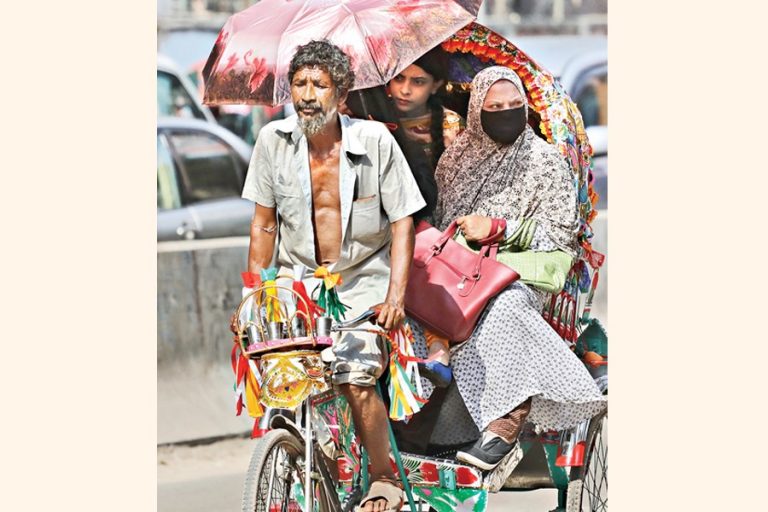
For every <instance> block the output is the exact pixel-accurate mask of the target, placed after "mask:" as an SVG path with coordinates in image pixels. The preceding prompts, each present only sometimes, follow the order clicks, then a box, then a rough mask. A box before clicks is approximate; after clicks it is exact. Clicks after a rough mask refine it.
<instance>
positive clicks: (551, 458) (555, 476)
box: [542, 444, 568, 489]
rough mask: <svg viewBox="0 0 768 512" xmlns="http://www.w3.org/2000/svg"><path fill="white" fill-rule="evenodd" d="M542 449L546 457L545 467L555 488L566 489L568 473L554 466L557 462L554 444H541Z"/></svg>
mask: <svg viewBox="0 0 768 512" xmlns="http://www.w3.org/2000/svg"><path fill="white" fill-rule="evenodd" d="M542 446H543V447H544V453H546V455H547V466H548V468H549V476H550V477H551V478H552V482H554V484H555V487H557V488H558V489H567V488H568V471H566V469H565V468H561V467H559V466H557V465H555V461H556V460H557V447H558V445H556V444H542Z"/></svg>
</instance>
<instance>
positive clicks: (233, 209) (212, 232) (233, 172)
mask: <svg viewBox="0 0 768 512" xmlns="http://www.w3.org/2000/svg"><path fill="white" fill-rule="evenodd" d="M251 152H252V148H251V146H250V145H248V144H246V143H245V142H243V140H242V139H240V138H238V137H237V136H236V135H235V134H233V133H232V132H230V131H228V130H226V129H225V128H222V127H221V126H218V125H216V124H212V123H210V122H207V121H202V120H199V119H179V118H161V119H158V121H157V239H158V240H183V239H186V240H189V239H193V238H215V237H224V236H241V235H248V233H249V226H250V221H251V217H252V216H253V203H252V202H251V201H248V200H245V199H241V198H240V193H241V191H242V190H243V184H244V182H245V174H246V171H247V168H248V161H249V160H250V157H251Z"/></svg>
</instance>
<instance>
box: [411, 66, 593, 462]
mask: <svg viewBox="0 0 768 512" xmlns="http://www.w3.org/2000/svg"><path fill="white" fill-rule="evenodd" d="M527 114H528V106H527V101H526V97H525V91H524V89H523V86H522V82H521V81H520V79H519V77H518V76H517V75H516V74H515V73H514V72H513V71H512V70H511V69H508V68H505V67H500V66H494V67H490V68H486V69H484V70H483V71H481V72H480V73H478V74H477V75H476V76H475V79H474V80H473V81H472V92H471V96H470V100H469V110H468V114H467V128H466V130H465V131H464V132H463V133H462V134H461V135H459V137H458V138H457V139H456V140H455V142H454V143H453V144H452V145H451V146H450V147H448V148H447V149H446V150H445V152H444V153H443V156H442V157H441V158H440V161H439V163H438V166H437V169H436V172H435V179H436V181H437V186H438V200H437V207H436V209H435V214H434V215H435V224H436V227H438V228H439V229H440V230H444V229H446V228H447V227H448V225H449V224H450V223H451V222H452V221H454V220H456V221H457V222H458V225H459V226H460V228H461V230H462V233H463V235H464V237H465V238H466V240H467V241H468V242H473V241H477V240H480V239H483V238H486V237H488V236H490V235H492V233H490V230H491V226H492V224H493V223H492V220H493V219H494V218H497V219H500V220H502V222H500V224H501V227H499V228H498V231H497V233H495V234H496V235H497V236H498V239H499V241H500V246H501V247H502V250H510V251H527V250H533V251H555V250H559V251H564V252H566V253H567V254H569V255H571V256H572V257H575V256H576V254H577V247H578V245H577V240H576V235H577V230H578V216H577V197H576V187H575V185H574V183H573V176H572V174H571V172H570V170H569V168H568V166H567V164H566V162H565V161H564V159H563V158H562V157H561V156H560V155H559V154H558V152H557V150H556V149H555V147H554V146H551V145H550V144H548V143H547V142H546V141H544V140H542V139H541V138H539V137H538V136H537V135H536V134H535V133H534V132H533V130H532V129H531V127H530V126H529V125H528V124H527V118H528V115H527ZM503 221H505V222H506V226H505V227H504V226H503V224H504V222H503ZM547 298H548V296H547V294H546V293H545V292H542V291H540V290H538V289H536V288H533V287H531V286H528V285H526V284H525V283H524V282H521V281H517V282H515V283H513V284H512V285H511V286H509V287H508V288H507V289H506V290H504V291H503V292H502V293H501V294H499V295H498V296H497V297H496V298H495V299H493V300H492V301H491V302H490V303H489V304H488V307H487V308H486V311H485V312H484V314H483V316H482V317H481V319H480V321H479V322H478V324H477V326H476V328H475V331H474V332H473V334H472V336H471V337H470V339H469V340H467V342H466V343H463V344H461V345H459V346H458V347H456V348H454V350H453V353H452V354H451V360H450V364H451V367H452V370H453V379H454V380H455V386H451V387H450V388H449V391H448V396H447V397H446V399H445V400H446V403H445V404H444V406H443V409H442V410H441V412H440V417H439V419H438V424H437V426H436V427H435V429H434V431H433V433H432V440H431V444H433V446H434V445H438V446H440V445H442V446H446V445H458V444H462V443H467V442H471V441H473V440H475V439H477V441H476V442H475V443H474V444H473V445H471V447H468V448H464V449H462V450H460V451H459V452H458V453H457V455H456V458H457V459H459V460H461V461H462V462H465V463H468V464H472V465H475V466H477V467H479V468H481V469H485V470H490V469H492V468H494V467H495V466H496V465H498V463H499V462H500V461H501V460H502V459H503V458H504V456H505V455H507V454H508V453H509V452H510V451H511V450H512V448H513V447H514V443H515V442H516V439H517V437H518V435H519V433H520V430H521V428H522V425H523V423H524V422H525V421H526V420H527V421H531V422H533V423H535V424H537V425H539V426H540V427H542V428H544V429H565V428H569V427H572V426H575V425H576V424H578V423H579V422H580V421H582V420H585V419H588V418H591V417H592V416H594V415H595V414H597V413H599V412H600V411H601V410H602V409H603V408H604V407H605V405H606V403H605V398H604V397H603V396H602V394H601V393H600V391H599V389H598V387H597V386H596V385H595V382H594V380H593V379H592V377H591V376H590V374H589V373H588V372H587V370H586V368H585V367H584V365H583V363H582V362H581V361H579V360H578V358H577V357H576V356H575V355H574V354H573V352H571V350H570V349H569V348H568V346H567V345H566V343H564V342H563V340H562V339H561V338H560V337H559V336H558V335H557V333H556V332H555V331H554V330H553V329H552V327H550V325H549V324H548V323H547V322H546V321H545V320H544V319H543V317H542V308H543V306H544V301H545V299H547ZM411 323H412V324H413V326H414V335H415V338H416V345H415V348H416V351H417V355H420V356H422V357H423V356H424V355H426V351H427V348H426V345H425V339H424V333H423V329H422V328H421V327H420V326H419V325H418V324H417V323H416V322H413V321H411ZM424 384H425V386H424V388H425V389H424V391H425V395H429V394H430V393H431V392H432V389H433V386H432V384H431V383H430V382H428V381H426V380H425V381H424ZM457 393H458V395H460V397H459V396H456V394H457ZM452 394H453V395H454V396H453V400H452V397H451V395H452ZM459 398H460V401H459V400H458V399H459ZM462 401H463V403H464V405H465V406H466V410H465V411H464V412H461V411H459V412H458V414H459V415H462V414H463V415H464V416H465V418H466V414H467V412H468V413H469V417H470V418H471V421H458V419H457V416H456V411H457V410H458V409H455V406H456V405H455V404H456V403H457V402H458V403H459V404H460V402H462ZM452 408H453V412H451V410H450V409H452ZM462 409H463V407H462ZM467 419H469V418H467ZM478 435H479V439H478Z"/></svg>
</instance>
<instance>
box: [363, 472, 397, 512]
mask: <svg viewBox="0 0 768 512" xmlns="http://www.w3.org/2000/svg"><path fill="white" fill-rule="evenodd" d="M404 502H405V499H404V498H403V490H402V489H401V488H400V484H399V483H398V482H397V481H396V480H394V479H390V478H378V479H376V480H374V481H373V482H372V483H371V487H370V488H369V489H368V494H367V495H366V496H365V498H363V501H361V502H360V506H359V507H358V508H357V510H358V512H374V511H375V512H397V511H399V510H400V509H402V508H403V503H404Z"/></svg>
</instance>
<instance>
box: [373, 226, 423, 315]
mask: <svg viewBox="0 0 768 512" xmlns="http://www.w3.org/2000/svg"><path fill="white" fill-rule="evenodd" d="M391 226H392V246H391V271H390V274H389V288H388V289H387V297H386V299H384V302H383V303H382V304H381V305H380V306H377V308H376V309H378V314H377V321H378V323H379V325H381V326H383V327H384V328H385V329H387V330H389V329H392V328H394V327H396V326H398V325H400V323H401V322H402V321H403V320H404V319H405V288H406V286H407V285H408V271H409V270H410V268H411V260H412V259H413V246H414V243H415V234H414V230H413V218H411V217H410V216H408V217H403V218H402V219H400V220H398V221H395V222H393V223H392V225H391Z"/></svg>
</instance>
